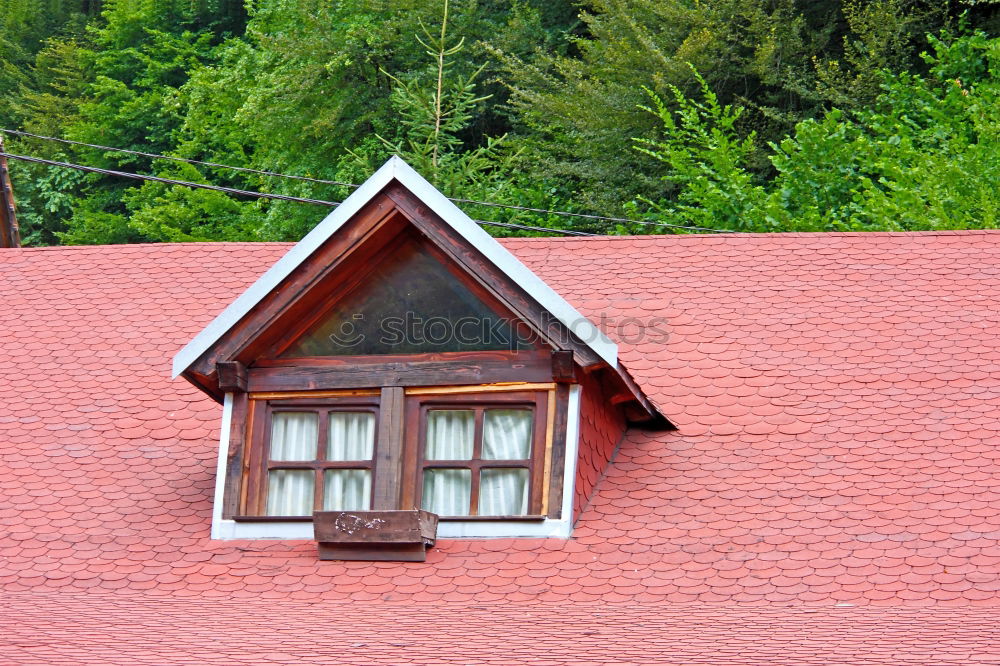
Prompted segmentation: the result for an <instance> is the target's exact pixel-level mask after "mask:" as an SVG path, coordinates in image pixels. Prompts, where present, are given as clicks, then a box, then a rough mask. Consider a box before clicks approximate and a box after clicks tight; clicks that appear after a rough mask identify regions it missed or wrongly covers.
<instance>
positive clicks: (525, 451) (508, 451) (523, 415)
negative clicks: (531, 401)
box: [483, 409, 532, 460]
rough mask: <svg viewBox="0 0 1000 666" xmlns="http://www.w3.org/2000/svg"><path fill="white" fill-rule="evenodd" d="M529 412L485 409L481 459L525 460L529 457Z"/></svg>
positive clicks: (524, 410)
mask: <svg viewBox="0 0 1000 666" xmlns="http://www.w3.org/2000/svg"><path fill="white" fill-rule="evenodd" d="M531 421H532V419H531V410H530V409H487V410H486V416H485V417H484V419H483V458H484V459H486V460H527V459H528V457H529V456H530V455H531V453H530V451H531Z"/></svg>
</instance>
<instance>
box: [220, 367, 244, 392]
mask: <svg viewBox="0 0 1000 666" xmlns="http://www.w3.org/2000/svg"><path fill="white" fill-rule="evenodd" d="M215 370H216V374H217V375H218V376H219V390H220V391H222V392H224V393H236V392H245V391H246V390H247V367H246V366H245V365H243V364H242V363H240V362H239V361H219V362H218V363H216V364H215Z"/></svg>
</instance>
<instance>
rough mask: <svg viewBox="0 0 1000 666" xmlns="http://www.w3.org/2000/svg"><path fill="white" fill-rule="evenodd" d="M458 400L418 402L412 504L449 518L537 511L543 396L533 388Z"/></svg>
mask: <svg viewBox="0 0 1000 666" xmlns="http://www.w3.org/2000/svg"><path fill="white" fill-rule="evenodd" d="M491 398H493V400H492V402H491V400H490V399H491ZM462 400H463V398H462V397H461V396H459V397H457V398H453V399H452V400H451V401H450V402H447V401H446V402H443V403H442V402H441V401H440V400H438V401H435V400H434V399H429V400H427V401H425V403H424V404H423V405H422V407H421V410H420V422H419V425H418V428H419V433H418V455H417V461H418V462H417V467H418V469H417V474H418V475H419V477H420V479H419V482H418V483H417V484H416V488H417V490H418V492H419V497H418V498H416V499H417V504H418V506H420V508H422V509H424V510H426V511H430V512H432V513H436V514H438V515H440V516H443V517H455V518H457V517H471V516H480V517H488V516H495V517H511V516H525V515H531V514H537V513H538V512H539V511H540V505H541V497H540V487H541V481H542V479H541V476H542V469H541V467H542V464H541V463H542V460H543V454H544V451H543V449H544V446H545V438H544V424H543V421H544V419H545V413H546V412H545V409H544V400H542V399H540V398H539V397H538V396H532V395H531V394H527V395H525V394H522V395H518V396H508V397H505V398H500V397H498V396H489V395H484V396H474V397H472V398H471V401H470V398H469V397H465V398H464V400H465V401H466V402H465V404H463V402H462Z"/></svg>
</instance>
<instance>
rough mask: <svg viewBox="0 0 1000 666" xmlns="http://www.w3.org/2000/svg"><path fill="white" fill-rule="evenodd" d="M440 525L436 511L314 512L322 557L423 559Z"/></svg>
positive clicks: (418, 560)
mask: <svg viewBox="0 0 1000 666" xmlns="http://www.w3.org/2000/svg"><path fill="white" fill-rule="evenodd" d="M437 525H438V517H437V515H436V514H433V513H429V512H427V511H419V510H413V511H316V512H315V513H313V530H314V532H315V538H316V543H317V545H318V547H319V559H321V560H384V561H395V562H423V561H425V560H426V559H427V549H428V548H430V547H431V546H433V545H434V540H435V539H436V538H437Z"/></svg>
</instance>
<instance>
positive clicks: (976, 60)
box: [637, 32, 1000, 231]
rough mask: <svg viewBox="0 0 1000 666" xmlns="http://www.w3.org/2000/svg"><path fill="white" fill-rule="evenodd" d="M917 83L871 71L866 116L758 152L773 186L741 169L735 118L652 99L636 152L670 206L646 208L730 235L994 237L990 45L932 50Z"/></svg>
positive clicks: (804, 125) (999, 164)
mask: <svg viewBox="0 0 1000 666" xmlns="http://www.w3.org/2000/svg"><path fill="white" fill-rule="evenodd" d="M931 45H932V47H933V49H934V53H933V54H932V55H925V56H924V59H925V62H926V64H927V67H928V74H927V75H925V76H921V75H916V74H910V73H905V72H904V73H890V72H886V71H883V72H882V76H883V81H884V83H883V91H882V93H881V94H880V95H879V96H878V97H877V99H876V101H875V103H874V104H873V106H872V107H871V108H867V109H861V110H857V111H855V112H853V113H847V112H844V111H841V110H838V109H834V110H831V111H829V112H827V113H826V114H824V115H823V116H822V117H820V118H810V119H806V120H803V121H801V122H799V123H798V124H797V125H796V126H795V128H794V131H793V132H792V133H791V134H789V135H788V136H787V137H785V138H784V139H783V140H781V141H780V142H778V143H775V142H771V143H769V144H768V151H769V159H770V161H771V163H772V165H773V167H774V169H775V172H776V175H775V176H774V177H773V178H771V179H767V180H764V179H762V178H761V177H760V176H759V175H757V174H755V173H754V171H753V170H752V169H751V167H750V164H749V160H748V155H749V154H750V152H751V151H752V143H753V140H754V137H753V136H752V135H751V136H748V137H745V136H743V135H742V134H741V133H740V131H739V129H738V123H737V120H738V119H739V117H740V114H741V113H742V109H740V108H738V107H730V106H721V105H720V104H719V102H718V100H717V98H716V97H715V95H714V94H713V93H712V92H711V90H710V89H709V88H708V86H707V85H704V87H703V90H702V94H701V97H702V100H701V101H698V100H691V99H688V98H687V97H685V96H684V95H683V94H681V93H680V91H679V90H675V110H674V109H671V108H668V107H667V106H666V105H665V104H664V103H663V102H661V101H659V98H658V97H656V96H655V95H653V99H654V102H655V105H654V107H651V108H647V112H649V113H650V115H652V116H654V117H656V118H658V119H659V120H660V122H661V123H662V127H663V136H662V137H661V138H659V139H657V140H646V139H639V140H638V144H637V148H638V149H639V150H640V151H641V152H642V153H643V154H646V155H649V156H651V157H652V158H654V159H656V160H657V161H658V162H660V163H662V164H664V165H666V171H665V173H664V172H663V171H660V174H661V178H662V180H663V181H664V183H666V184H667V185H668V186H670V187H672V188H674V192H673V194H672V196H669V197H664V198H662V199H660V200H656V201H655V202H653V201H648V202H647V203H649V204H650V210H651V212H653V214H655V215H656V216H658V217H659V218H660V219H662V220H663V221H665V222H669V223H671V224H696V225H699V226H705V227H715V228H719V227H721V228H726V229H731V230H734V231H842V230H858V231H875V230H901V231H912V230H934V229H975V228H995V227H997V226H998V220H997V214H996V210H997V206H998V204H1000V195H998V194H997V192H996V187H995V183H996V182H997V178H998V177H1000V74H998V73H1000V39H994V38H990V37H988V36H987V35H986V34H984V33H982V32H976V33H974V34H971V35H967V36H964V37H961V38H958V39H954V38H951V37H949V36H948V35H944V36H942V37H941V38H932V39H931Z"/></svg>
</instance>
